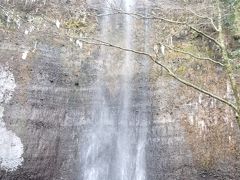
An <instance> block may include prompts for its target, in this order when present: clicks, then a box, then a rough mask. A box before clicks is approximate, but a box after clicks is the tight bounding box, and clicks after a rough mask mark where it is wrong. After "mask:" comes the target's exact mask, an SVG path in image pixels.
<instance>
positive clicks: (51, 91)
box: [0, 0, 240, 180]
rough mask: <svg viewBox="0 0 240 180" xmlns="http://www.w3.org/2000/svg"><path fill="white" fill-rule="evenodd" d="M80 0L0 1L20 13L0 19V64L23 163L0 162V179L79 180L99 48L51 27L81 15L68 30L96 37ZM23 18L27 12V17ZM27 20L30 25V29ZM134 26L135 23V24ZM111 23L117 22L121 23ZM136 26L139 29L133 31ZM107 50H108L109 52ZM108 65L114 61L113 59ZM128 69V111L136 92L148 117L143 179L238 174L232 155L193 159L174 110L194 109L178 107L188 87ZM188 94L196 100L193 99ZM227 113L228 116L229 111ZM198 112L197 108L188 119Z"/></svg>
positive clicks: (9, 121) (7, 115)
mask: <svg viewBox="0 0 240 180" xmlns="http://www.w3.org/2000/svg"><path fill="white" fill-rule="evenodd" d="M87 3H88V4H86V3H85V2H82V1H55V0H51V1H46V4H44V3H43V2H42V1H41V2H40V1H31V2H30V1H29V2H28V3H27V4H25V3H24V2H22V1H21V2H20V1H9V2H1V3H0V4H1V6H3V7H4V8H6V9H7V10H8V9H9V8H11V7H14V8H15V9H16V11H20V12H21V14H20V15H21V18H22V17H23V19H24V17H25V18H26V19H27V20H26V19H25V20H20V22H21V25H20V27H19V28H18V27H17V26H18V18H19V17H15V15H14V16H13V17H12V20H11V24H10V25H9V26H7V27H6V26H5V24H3V26H1V29H0V42H1V44H0V65H1V66H3V67H9V71H11V73H12V74H13V76H14V79H15V82H16V88H15V90H14V93H13V95H12V98H11V99H10V100H9V102H7V103H5V104H4V114H3V120H4V122H5V124H6V128H7V129H8V130H11V131H13V132H14V133H15V134H16V136H17V137H19V138H20V139H21V142H22V144H23V149H24V152H23V154H22V157H23V159H24V161H23V162H22V164H21V165H20V166H19V167H18V169H16V170H14V171H9V170H7V169H4V168H3V167H1V168H0V169H1V171H0V179H2V180H61V179H62V180H79V179H80V178H79V177H81V175H80V174H81V173H82V172H81V169H82V167H81V158H80V157H81V153H82V152H83V150H82V149H81V148H82V147H83V145H84V144H85V143H86V142H84V141H85V139H84V138H85V134H86V132H88V131H89V127H90V124H91V107H92V106H93V103H94V101H98V100H97V99H96V100H94V99H93V98H92V97H94V94H95V93H96V88H97V87H96V84H97V72H98V71H99V69H101V66H99V64H98V62H96V59H97V57H98V55H99V47H98V46H91V45H85V46H84V47H83V48H81V47H80V46H81V45H80V46H79V44H76V41H75V39H74V38H73V39H71V37H72V34H71V33H72V31H71V29H70V30H68V31H67V32H68V36H65V33H66V31H65V30H62V29H61V28H58V27H57V25H56V22H57V20H59V22H60V27H61V26H64V24H65V22H67V21H68V20H69V17H73V19H75V18H76V17H75V16H79V17H77V18H79V19H81V18H83V17H84V14H87V16H86V17H87V21H88V24H90V25H89V26H88V27H89V29H87V28H85V29H84V28H79V29H75V30H74V33H77V34H78V35H80V34H87V35H88V34H91V35H92V34H94V35H95V36H97V35H96V34H97V33H98V32H99V29H98V28H99V27H98V24H97V22H96V21H95V16H94V13H96V10H94V8H93V6H92V4H94V3H95V1H89V2H87ZM163 3H164V1H161V3H160V4H163ZM96 4H97V3H96ZM100 4H101V3H100ZM172 4H174V5H175V7H176V6H177V7H178V6H180V5H181V2H180V1H179V2H178V1H168V2H166V4H165V6H166V7H165V8H166V9H168V8H171V7H172ZM100 6H101V5H100ZM76 7H77V8H76ZM139 7H141V1H139ZM6 9H5V10H6ZM49 11H52V15H49ZM75 11H77V12H76V14H74V12H75ZM97 11H99V10H97ZM79 12H80V13H79ZM67 13H69V14H67ZM40 14H43V15H44V17H42V16H40ZM50 14H51V13H50ZM31 17H35V18H33V20H31ZM46 17H50V18H46ZM29 19H30V20H29ZM81 20H82V19H81ZM118 20H119V19H118ZM1 22H2V21H1ZM32 24H33V25H34V28H31V25H32ZM116 24H117V23H116ZM92 25H93V26H94V27H92ZM140 25H141V23H139V24H137V23H136V26H140ZM74 27H75V26H74ZM115 27H118V28H121V23H119V24H117V25H116V26H115ZM141 28H143V26H141ZM31 29H32V30H31ZM26 30H27V31H26ZM143 31H144V30H143V29H141V30H139V34H140V35H141V33H144V32H143ZM149 31H151V29H150V30H149ZM152 31H153V32H154V30H152ZM139 34H137V35H135V36H136V37H138V35H139ZM150 34H151V33H150ZM153 38H154V36H150V39H153ZM116 41H117V40H116ZM142 41H144V38H142ZM149 41H150V40H149ZM150 42H151V41H150ZM148 44H149V45H150V44H151V43H149V42H148ZM24 53H25V55H24ZM109 53H115V51H114V50H109ZM116 56H118V55H116ZM119 57H121V55H120V56H119ZM116 59H117V58H116ZM109 66H111V67H114V65H113V64H111V65H109ZM140 67H141V65H140ZM116 69H117V68H116ZM139 69H140V70H141V68H139V67H138V69H137V70H139ZM134 73H135V74H134V75H135V78H134V83H133V88H132V91H133V94H134V95H133V101H132V102H133V104H132V106H131V111H132V112H135V113H136V116H137V115H139V112H137V109H138V108H137V106H138V105H141V103H142V101H143V95H144V96H146V97H147V98H148V101H147V105H146V107H147V108H146V110H145V111H144V112H141V113H143V114H144V115H145V116H146V117H148V124H147V127H146V128H147V129H148V130H147V143H146V177H147V178H146V179H147V180H161V179H163V180H167V179H169V180H171V179H179V180H180V179H181V180H182V179H239V176H240V175H239V174H240V173H239V172H240V171H239V166H238V159H237V158H236V159H234V158H229V161H226V162H222V164H221V163H219V165H218V166H217V168H215V169H214V168H213V169H211V170H210V171H206V170H202V169H200V168H198V166H197V165H196V163H195V161H194V157H193V156H194V152H193V149H192V148H191V147H192V146H191V143H189V141H190V140H189V139H188V138H186V136H187V135H188V133H186V132H187V130H186V129H185V126H184V125H183V124H182V119H183V118H182V114H181V110H182V109H184V110H185V111H189V114H191V112H192V111H193V109H194V107H192V106H189V107H188V108H186V109H187V110H186V109H185V105H184V106H183V104H184V103H182V101H185V100H188V99H189V98H188V93H189V92H188V91H182V90H180V89H181V88H182V86H181V85H180V84H179V83H177V82H176V81H174V80H172V79H171V78H169V77H166V76H164V75H163V76H160V78H158V79H157V80H156V81H152V80H151V79H152V77H151V76H152V75H150V76H149V78H148V77H146V76H147V75H146V76H145V75H144V76H143V77H141V76H140V75H139V74H138V73H137V72H134ZM116 74H117V75H116ZM116 74H114V72H111V73H110V75H109V78H110V79H111V78H112V79H113V80H112V81H111V80H108V81H107V82H108V83H109V84H108V85H107V86H109V88H106V91H105V94H107V95H108V96H109V97H112V99H111V101H110V102H111V104H112V107H111V110H112V111H113V112H116V114H117V112H118V111H119V110H118V109H117V108H118V107H117V104H118V99H119V97H118V95H119V94H118V90H119V87H117V83H116V81H117V80H116V81H115V80H114V78H115V77H118V78H119V75H118V73H116ZM150 74H151V73H150ZM143 81H147V82H148V83H149V84H148V86H143V85H142V84H141V83H142V82H143ZM112 82H113V84H111V83H112ZM110 87H111V88H110ZM113 87H114V88H113ZM110 89H113V91H111V90H110ZM181 93H185V94H181ZM182 96H183V98H182ZM178 97H179V98H178ZM194 97H195V96H194ZM191 100H193V102H196V101H197V100H196V98H195V99H194V98H193V99H191ZM207 101H208V100H207ZM228 113H229V119H231V118H232V114H231V112H228ZM116 116H117V115H116ZM201 116H203V115H202V114H201V113H200V114H198V115H197V117H196V118H199V117H201ZM189 117H190V116H189ZM189 117H188V119H189ZM10 141H11V140H10ZM190 142H191V141H190ZM196 143H197V142H196ZM0 163H1V161H0ZM112 180H114V179H112Z"/></svg>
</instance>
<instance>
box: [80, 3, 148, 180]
mask: <svg viewBox="0 0 240 180" xmlns="http://www.w3.org/2000/svg"><path fill="white" fill-rule="evenodd" d="M113 5H114V6H119V8H121V9H123V10H124V11H126V12H130V11H132V10H134V5H135V2H134V0H119V1H109V0H108V1H106V2H105V7H106V8H105V10H104V13H106V14H107V13H111V12H112V10H111V8H112V6H113ZM112 18H113V17H111V16H103V17H102V18H101V23H100V25H101V36H100V37H101V38H103V39H104V40H105V41H108V42H111V40H112V36H113V34H119V36H121V37H122V39H123V42H122V45H123V46H124V47H126V48H133V46H134V43H133V41H132V36H133V34H134V32H133V23H134V19H133V18H132V17H131V16H128V15H118V19H117V20H118V21H120V22H119V23H121V24H122V25H123V26H122V29H121V30H116V29H117V28H116V26H117V24H116V23H115V22H114V21H115V20H116V19H112ZM110 26H113V27H112V29H111V28H109V27H110ZM111 31H112V32H111ZM113 31H116V32H113ZM122 31H123V32H122ZM108 51H109V49H107V48H106V47H101V49H100V53H99V57H98V59H97V64H98V66H99V68H100V70H99V72H98V81H97V84H96V87H97V88H96V93H95V96H94V97H93V99H94V100H93V101H94V104H93V106H92V108H91V109H92V120H91V127H90V128H89V131H88V132H87V135H86V141H87V142H86V147H84V153H83V154H82V157H81V161H82V164H83V165H82V171H81V172H82V174H81V175H80V178H79V179H81V180H145V179H146V175H145V174H146V173H145V144H146V143H145V142H146V133H147V132H146V129H147V125H146V124H147V123H146V122H147V121H146V119H147V116H146V115H145V113H136V112H137V111H138V112H142V111H144V107H142V106H139V109H138V110H137V111H136V110H135V111H133V108H132V104H133V102H132V99H133V89H134V86H133V76H134V63H135V60H134V59H135V56H134V54H133V53H131V52H126V51H125V52H121V53H122V56H119V57H123V59H121V62H122V64H121V70H120V71H119V81H118V82H119V83H118V84H117V85H118V86H119V87H120V88H119V89H118V91H119V93H117V94H118V97H117V99H118V101H117V104H116V106H117V109H118V110H117V111H114V110H113V109H112V107H111V106H112V104H111V102H112V101H111V98H113V97H111V96H110V97H109V95H107V94H106V91H108V89H109V87H108V86H107V84H108V83H107V80H106V77H105V76H106V74H107V73H108V72H107V71H108V68H107V66H109V63H110V62H114V61H115V62H117V61H119V60H117V59H114V58H116V56H111V53H109V52H108ZM142 83H143V84H145V83H146V82H142Z"/></svg>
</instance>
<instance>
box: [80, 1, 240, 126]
mask: <svg viewBox="0 0 240 180" xmlns="http://www.w3.org/2000/svg"><path fill="white" fill-rule="evenodd" d="M213 3H214V9H215V12H214V13H215V14H214V13H213V14H214V17H209V16H203V15H200V14H198V13H196V12H194V11H192V10H189V9H188V11H190V13H192V14H193V15H194V16H195V17H196V18H197V19H200V20H203V21H207V22H208V23H207V25H206V24H205V25H198V24H197V23H196V22H194V21H191V20H190V21H187V20H182V19H184V18H178V20H175V19H171V18H166V17H165V16H162V15H161V16H159V15H156V13H150V14H147V15H146V14H141V13H135V12H134V13H132V12H124V11H122V10H119V9H114V11H116V12H114V13H113V14H125V15H128V16H132V17H134V18H138V19H147V20H153V21H155V22H156V21H161V22H164V23H168V24H173V25H176V26H181V27H184V28H185V29H187V31H189V32H191V34H192V35H193V36H194V37H195V38H198V37H201V38H202V39H204V41H205V42H209V43H210V44H211V46H212V47H213V48H215V50H213V51H214V52H213V54H217V55H216V57H217V58H216V57H214V58H212V57H205V56H202V54H205V52H203V53H201V55H199V54H197V53H192V52H189V51H185V50H183V49H181V48H175V47H173V46H171V45H167V44H164V43H162V42H159V46H164V47H165V48H166V49H168V50H169V51H172V52H175V53H178V54H183V55H185V56H188V57H191V58H192V59H196V60H199V61H201V62H202V61H207V62H209V63H212V64H213V65H214V66H216V67H218V68H219V67H221V69H222V71H223V72H224V73H225V74H226V77H227V81H229V82H230V87H231V90H232V92H233V100H230V98H228V99H227V98H225V97H222V96H219V95H216V94H214V93H213V92H211V91H210V90H206V89H205V88H202V87H201V86H199V85H198V84H194V83H193V82H192V81H188V80H187V79H186V78H182V76H181V75H178V74H177V73H176V72H175V71H173V70H172V68H171V67H170V66H168V65H166V64H164V62H163V61H162V60H161V57H159V56H158V55H156V54H155V55H153V54H151V53H148V52H145V51H138V50H134V49H129V48H124V47H120V46H117V45H114V44H111V43H108V42H104V41H101V40H98V39H94V38H85V39H81V40H82V41H83V42H85V43H89V44H95V45H103V46H109V47H113V48H118V49H120V50H124V51H129V52H132V53H136V54H139V55H144V56H147V57H148V58H149V59H150V60H151V61H152V62H154V63H155V64H156V65H158V66H160V67H161V68H162V69H164V70H165V71H166V72H167V74H168V75H170V76H171V77H173V78H174V79H176V80H177V81H179V82H181V83H182V84H184V85H186V86H188V87H191V88H193V89H195V90H197V91H199V92H201V93H203V94H206V95H208V96H210V97H212V98H214V99H216V100H218V101H220V102H222V103H224V104H227V105H228V106H230V107H231V108H232V109H233V111H234V112H235V113H236V119H237V123H238V126H239V127H240V96H239V88H238V83H237V79H236V71H235V69H237V67H238V65H237V60H238V56H237V55H235V57H233V56H232V55H231V54H232V51H231V49H230V48H229V46H228V43H229V42H228V40H227V38H226V34H225V32H227V31H226V28H225V25H226V24H225V23H226V17H229V15H228V13H229V12H225V11H224V8H225V9H226V6H228V7H231V8H233V9H236V10H237V7H238V6H239V2H238V1H233V2H227V5H226V2H224V1H222V0H214V1H213ZM235 7H236V8H235ZM231 13H232V12H231ZM234 13H235V14H237V13H236V12H235V11H234ZM108 15H109V14H108ZM235 18H236V17H235ZM179 19H180V20H179ZM204 26H206V27H204ZM208 29H211V31H213V33H212V34H214V35H209V33H208ZM184 71H185V67H184Z"/></svg>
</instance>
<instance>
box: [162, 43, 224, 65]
mask: <svg viewBox="0 0 240 180" xmlns="http://www.w3.org/2000/svg"><path fill="white" fill-rule="evenodd" d="M160 44H162V45H163V46H165V47H166V48H168V49H170V50H172V51H175V52H178V53H182V54H186V55H189V56H191V57H193V58H195V59H199V60H206V61H210V62H212V63H215V64H218V65H220V66H224V65H223V64H222V63H221V62H218V61H215V60H213V59H212V58H209V57H200V56H196V55H195V54H193V53H190V52H187V51H183V50H180V49H175V48H172V47H170V46H168V45H165V44H163V43H160Z"/></svg>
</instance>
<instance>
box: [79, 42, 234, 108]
mask: <svg viewBox="0 0 240 180" xmlns="http://www.w3.org/2000/svg"><path fill="white" fill-rule="evenodd" d="M78 40H79V41H82V42H84V43H86V44H93V45H100V46H108V47H113V48H117V49H120V50H123V51H127V52H132V53H135V54H139V55H144V56H146V57H148V58H149V59H150V60H151V61H152V62H154V63H155V64H157V65H159V66H161V67H162V68H163V69H165V70H166V71H167V72H168V74H169V75H170V76H172V77H173V78H174V79H176V80H177V81H179V82H181V83H183V84H185V85H186V86H188V87H191V88H193V89H195V90H197V91H199V92H202V93H204V94H206V95H208V96H210V97H212V98H214V99H217V100H219V101H220V102H222V103H224V104H226V105H228V106H230V107H231V108H232V109H233V110H234V111H236V112H237V107H236V106H235V105H234V104H232V103H231V102H229V101H228V100H226V99H223V98H221V97H219V96H217V95H215V94H213V93H211V92H209V91H207V90H204V89H203V88H201V87H199V86H197V85H194V84H192V83H191V82H188V81H186V80H184V79H182V78H180V77H178V76H177V75H176V74H174V73H173V72H172V71H171V69H170V68H168V67H167V66H166V65H164V64H163V63H161V62H160V61H158V60H157V58H155V57H154V56H153V55H151V54H149V53H147V52H143V51H138V50H134V49H128V48H124V47H121V46H118V45H114V44H111V43H108V42H104V41H102V40H98V39H95V38H81V39H78Z"/></svg>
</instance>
